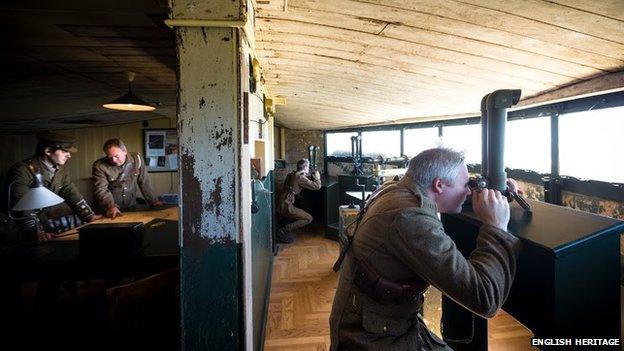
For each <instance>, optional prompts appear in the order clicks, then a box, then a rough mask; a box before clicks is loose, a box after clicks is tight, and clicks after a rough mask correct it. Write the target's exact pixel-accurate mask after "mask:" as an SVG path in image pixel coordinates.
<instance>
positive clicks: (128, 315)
mask: <svg viewBox="0 0 624 351" xmlns="http://www.w3.org/2000/svg"><path fill="white" fill-rule="evenodd" d="M106 298H107V304H108V316H109V326H110V329H111V331H112V333H113V340H112V345H111V346H113V347H114V348H121V349H126V348H129V347H141V348H155V349H163V350H177V349H180V269H179V268H176V269H171V270H167V271H164V272H160V273H157V274H154V275H151V276H149V277H147V278H143V279H140V280H137V281H135V282H131V283H128V284H124V285H120V286H116V287H113V288H110V289H107V290H106Z"/></svg>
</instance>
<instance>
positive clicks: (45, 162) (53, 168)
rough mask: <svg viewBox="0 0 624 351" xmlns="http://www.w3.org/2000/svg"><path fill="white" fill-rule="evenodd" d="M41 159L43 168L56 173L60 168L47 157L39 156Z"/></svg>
mask: <svg viewBox="0 0 624 351" xmlns="http://www.w3.org/2000/svg"><path fill="white" fill-rule="evenodd" d="M39 161H40V163H41V166H43V169H45V170H46V171H48V172H50V173H56V172H57V171H58V170H59V165H55V164H53V163H52V162H50V161H48V160H47V159H46V158H45V157H39Z"/></svg>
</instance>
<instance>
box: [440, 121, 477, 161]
mask: <svg viewBox="0 0 624 351" xmlns="http://www.w3.org/2000/svg"><path fill="white" fill-rule="evenodd" d="M442 145H443V146H444V147H447V148H450V149H454V150H456V151H461V152H463V153H464V155H465V156H466V164H481V125H480V124H469V125H461V126H448V127H443V128H442Z"/></svg>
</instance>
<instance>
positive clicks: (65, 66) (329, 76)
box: [0, 0, 624, 132]
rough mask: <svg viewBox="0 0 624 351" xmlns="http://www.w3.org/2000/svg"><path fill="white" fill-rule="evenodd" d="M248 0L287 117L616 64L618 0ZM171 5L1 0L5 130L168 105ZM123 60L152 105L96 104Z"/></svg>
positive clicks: (348, 119)
mask: <svg viewBox="0 0 624 351" xmlns="http://www.w3.org/2000/svg"><path fill="white" fill-rule="evenodd" d="M255 6H256V15H257V18H256V21H255V27H256V40H257V42H256V51H257V54H258V56H259V60H260V62H261V65H262V69H263V77H264V82H265V86H266V87H267V88H268V91H269V93H270V94H271V95H273V96H276V97H283V98H285V100H286V104H285V105H278V106H277V122H278V123H279V124H281V125H283V126H286V127H289V128H294V129H332V128H340V127H346V126H354V125H366V124H374V123H388V122H395V121H417V120H424V119H432V118H449V116H451V117H457V116H460V115H467V114H468V115H474V114H476V113H477V112H478V109H479V102H480V100H481V98H482V97H483V95H485V94H486V93H488V92H490V91H493V90H495V89H502V88H521V89H522V91H523V97H524V98H529V97H534V96H538V95H540V94H543V93H544V92H548V91H552V90H555V89H558V88H561V87H565V86H569V85H570V84H574V83H577V82H581V81H586V80H588V79H591V78H594V77H600V76H606V75H608V74H610V73H613V72H620V73H616V74H621V73H624V72H622V71H623V70H624V1H622V0H603V1H593V0H569V1H566V0H549V1H544V0H523V1H508V0H458V1H451V0H445V1H443V0H417V1H412V0H355V1H354V0H340V1H338V0H255ZM166 16H167V2H166V0H132V1H127V0H106V1H103V0H98V1H84V0H64V1H45V0H29V1H3V2H2V4H0V20H1V21H2V27H1V28H2V30H0V40H1V42H2V48H3V50H2V54H0V62H1V63H2V64H1V65H0V67H1V68H0V74H1V75H0V111H2V113H0V132H12V131H24V130H44V129H62V128H75V127H78V126H91V125H102V124H115V123H120V122H129V121H135V120H142V119H143V120H144V119H150V118H157V117H162V116H167V117H173V116H175V109H176V106H175V104H176V77H175V69H176V64H177V63H176V56H175V44H174V37H173V32H172V31H171V30H170V29H169V28H166V27H165V26H164V24H163V20H164V19H165V18H166ZM125 71H134V72H136V73H137V77H136V80H135V83H134V84H133V91H134V92H135V93H136V94H137V95H139V96H140V97H142V98H143V99H144V100H146V101H148V102H151V103H153V104H155V105H157V107H158V109H157V110H156V112H155V113H136V112H134V113H123V112H112V111H110V110H106V109H103V108H102V107H101V105H102V103H104V102H107V101H110V100H112V99H114V98H116V97H118V96H120V95H121V94H123V93H124V92H125V91H126V89H127V83H126V81H125V79H126V78H125V74H124V72H125ZM622 76H624V75H622ZM610 77H613V74H611V75H610ZM622 85H624V84H622ZM277 100H279V99H277Z"/></svg>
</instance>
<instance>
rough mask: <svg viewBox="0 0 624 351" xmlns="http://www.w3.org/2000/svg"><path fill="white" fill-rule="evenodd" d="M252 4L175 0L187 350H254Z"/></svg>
mask: <svg viewBox="0 0 624 351" xmlns="http://www.w3.org/2000/svg"><path fill="white" fill-rule="evenodd" d="M246 6H247V3H246V2H245V1H243V0H234V1H233V0H213V1H191V0H170V10H171V13H170V17H171V19H170V20H168V21H167V23H168V24H169V25H170V26H172V27H174V28H175V32H176V45H177V52H178V59H179V74H178V94H179V95H178V127H179V138H180V198H181V205H180V211H181V213H180V234H181V238H180V239H181V240H180V243H181V251H180V267H181V277H182V278H181V291H180V293H181V302H182V349H183V350H242V349H250V348H251V345H250V342H249V340H250V339H249V337H248V336H247V334H249V333H250V331H249V330H248V329H249V325H250V323H249V318H248V316H247V315H248V312H246V310H248V309H249V306H248V301H249V300H250V297H249V296H246V295H245V293H244V292H245V291H246V288H247V285H248V282H247V280H248V279H249V274H247V273H248V272H247V270H248V269H249V267H248V266H249V264H248V263H246V262H248V257H247V256H249V253H248V252H249V248H246V247H245V245H244V243H245V240H246V238H248V237H249V229H250V228H249V227H250V225H249V222H250V220H249V219H250V206H249V203H250V200H249V199H250V177H249V152H248V145H247V144H248V140H247V134H246V133H245V129H246V128H248V123H245V122H244V118H243V116H245V111H243V101H242V100H243V99H242V92H241V60H242V59H241V57H240V56H241V55H240V48H241V45H243V38H242V37H243V36H244V35H243V31H242V29H240V28H237V27H240V23H241V22H243V23H244V22H245V18H246V11H247V7H246Z"/></svg>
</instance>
